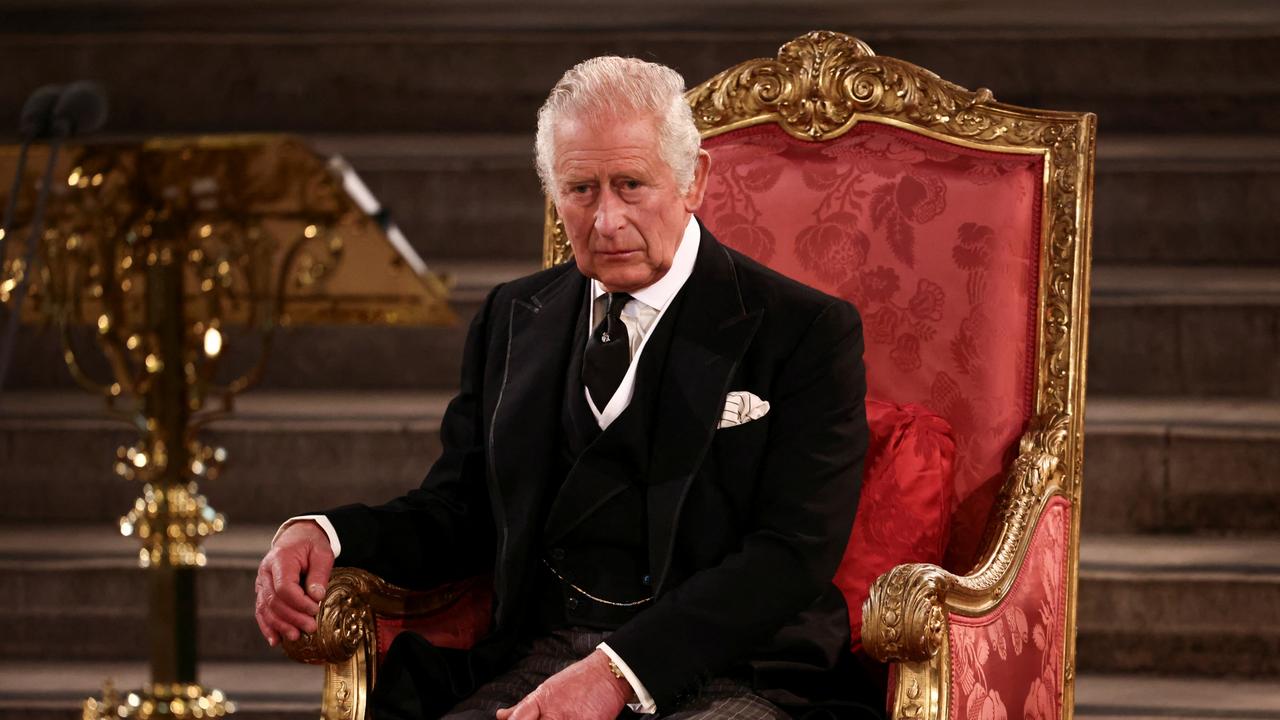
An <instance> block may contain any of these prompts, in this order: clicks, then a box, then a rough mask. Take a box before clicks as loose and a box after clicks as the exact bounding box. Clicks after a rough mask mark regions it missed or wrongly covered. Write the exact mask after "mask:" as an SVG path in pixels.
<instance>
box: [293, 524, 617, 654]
mask: <svg viewBox="0 0 1280 720" xmlns="http://www.w3.org/2000/svg"><path fill="white" fill-rule="evenodd" d="M300 520H311V521H312V522H314V523H315V524H317V525H319V526H320V529H321V530H323V531H324V534H325V535H327V536H328V537H329V549H330V550H333V557H334V558H335V559H336V558H337V557H338V555H340V554H341V553H342V542H341V541H339V540H338V531H337V530H336V529H335V528H334V527H333V523H331V522H329V518H327V517H325V516H323V515H299V516H298V517H291V518H289V519H288V520H285V521H284V524H283V525H281V526H280V529H279V530H276V534H275V535H272V536H271V544H272V545H275V544H276V538H278V537H280V533H282V532H284V529H285V528H287V527H289V526H290V525H292V524H294V523H296V522H298V521H300ZM619 667H621V666H619Z"/></svg>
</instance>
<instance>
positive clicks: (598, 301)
mask: <svg viewBox="0 0 1280 720" xmlns="http://www.w3.org/2000/svg"><path fill="white" fill-rule="evenodd" d="M701 237H702V230H701V228H699V227H698V221H697V220H695V219H694V217H693V216H692V215H690V216H689V224H688V225H686V226H685V228H684V235H682V236H681V237H680V245H679V246H677V247H676V254H675V257H673V258H672V260H671V267H670V268H668V269H667V272H666V273H665V274H664V275H663V276H662V277H660V278H658V280H657V282H655V283H653V284H652V285H648V286H646V287H643V288H640V289H639V290H636V291H635V292H633V293H630V295H631V297H632V298H633V299H632V301H631V302H628V303H627V304H626V306H625V307H623V308H622V322H623V324H624V325H626V326H627V340H628V341H629V342H630V344H631V364H630V365H629V366H628V367H627V372H626V374H625V375H623V376H622V382H621V383H619V384H618V389H617V390H615V391H614V392H613V397H611V398H610V399H609V402H608V403H606V404H605V406H604V410H600V409H598V408H597V407H596V404H595V401H593V400H592V399H591V393H589V392H587V389H586V387H585V386H584V387H583V388H582V392H583V393H584V394H585V395H586V397H587V407H589V408H591V412H592V413H593V414H594V415H595V416H596V422H597V423H599V424H600V429H601V430H603V429H605V428H607V427H609V425H610V424H611V423H612V422H613V421H614V420H616V419H617V418H618V416H619V415H621V414H622V411H623V410H626V409H627V406H628V405H630V404H631V398H632V396H633V395H634V394H635V387H636V368H637V367H638V366H639V364H640V354H641V353H643V352H644V348H645V345H647V344H648V342H649V338H650V337H652V335H653V333H652V330H653V328H654V327H656V326H657V324H658V322H659V321H660V320H662V316H663V315H666V314H667V308H669V307H671V301H672V300H674V299H675V296H676V294H677V293H679V292H680V288H682V287H684V284H685V282H687V281H688V280H689V276H690V275H691V274H693V264H694V261H695V260H697V259H698V244H699V240H700V238H701ZM591 293H592V299H593V302H592V303H591V314H590V317H589V318H588V320H587V327H588V328H590V329H594V328H595V326H596V318H597V317H602V316H603V315H604V313H605V312H606V311H607V309H608V304H609V299H608V294H609V291H608V290H606V289H605V287H604V285H602V284H600V281H599V280H594V279H593V280H592V281H591ZM300 520H312V521H314V522H315V523H316V524H317V525H319V526H320V529H321V530H324V534H325V535H327V536H328V537H329V547H330V548H331V549H332V550H333V556H334V557H335V558H336V557H338V555H339V554H341V553H342V542H341V541H339V540H338V531H337V529H335V528H334V527H333V523H331V522H329V518H327V517H325V516H323V515H299V516H298V517H294V518H290V519H288V520H286V521H285V523H284V524H283V525H281V526H280V529H279V530H277V531H276V537H279V536H280V533H281V532H283V531H284V529H285V528H287V527H289V526H290V525H291V524H293V523H295V522H298V521H300ZM271 543H272V544H273V545H274V544H275V538H274V537H273V538H271ZM597 648H598V649H599V650H601V651H603V652H604V654H605V655H608V656H609V659H610V660H612V661H613V664H614V665H616V666H617V667H618V670H620V671H622V675H623V677H625V678H626V679H627V682H628V683H630V684H631V689H632V690H634V691H635V693H636V699H638V700H639V702H635V703H628V707H630V708H631V709H632V710H633V711H635V712H638V713H642V714H646V715H651V714H654V713H656V712H657V711H658V706H657V705H656V704H655V703H654V701H653V696H652V695H650V694H649V691H648V690H647V689H645V686H644V683H642V682H640V678H639V677H637V676H636V674H635V673H633V672H632V671H631V668H630V667H629V666H628V665H627V663H626V662H625V661H624V660H623V659H622V658H621V657H620V656H619V655H618V654H617V653H615V652H614V651H613V649H612V648H610V647H609V645H608V644H607V643H600V644H599V645H598V646H597Z"/></svg>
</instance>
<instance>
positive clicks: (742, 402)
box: [716, 390, 769, 428]
mask: <svg viewBox="0 0 1280 720" xmlns="http://www.w3.org/2000/svg"><path fill="white" fill-rule="evenodd" d="M768 412H769V402H768V401H767V400H761V399H760V398H759V397H757V396H756V395H754V394H752V393H749V392H747V391H746V390H734V391H733V392H731V393H729V394H728V395H725V396H724V409H723V410H721V411H720V423H719V424H718V425H716V427H717V428H727V427H733V426H734V425H741V424H743V423H748V422H751V421H752V420H759V419H760V418H762V417H764V416H765V414H766V413H768Z"/></svg>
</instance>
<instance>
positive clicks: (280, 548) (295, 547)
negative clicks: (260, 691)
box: [253, 520, 333, 647]
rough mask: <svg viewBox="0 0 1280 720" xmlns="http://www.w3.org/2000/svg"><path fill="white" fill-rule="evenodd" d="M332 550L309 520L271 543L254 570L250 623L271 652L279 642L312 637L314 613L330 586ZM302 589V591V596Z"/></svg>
mask: <svg viewBox="0 0 1280 720" xmlns="http://www.w3.org/2000/svg"><path fill="white" fill-rule="evenodd" d="M332 570H333V549H332V548H330V547H329V536H328V535H325V532H324V530H321V529H320V526H319V525H317V524H316V523H315V522H313V521H311V520H299V521H297V522H294V523H293V524H291V525H289V527H287V528H285V529H284V531H282V532H281V533H280V535H279V536H278V537H277V538H276V541H275V542H274V543H272V545H271V550H270V551H268V552H267V556H266V557H264V558H262V564H261V565H259V566H258V579H257V580H256V581H255V583H254V589H255V590H256V591H257V593H258V601H257V603H256V604H255V605H254V613H253V615H254V617H255V618H256V619H257V621H258V629H259V630H261V631H262V636H263V637H264V638H266V639H267V643H268V644H270V645H271V646H272V647H275V645H276V644H278V643H279V642H280V638H281V637H284V638H287V639H289V640H297V639H298V636H299V635H300V634H301V633H303V632H315V631H316V613H317V612H318V611H319V610H320V601H321V600H324V593H325V588H326V587H328V586H329V573H330V572H331V571H332ZM303 587H305V588H306V591H305V592H304V591H303Z"/></svg>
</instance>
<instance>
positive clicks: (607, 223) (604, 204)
mask: <svg viewBox="0 0 1280 720" xmlns="http://www.w3.org/2000/svg"><path fill="white" fill-rule="evenodd" d="M626 222H627V221H626V204H625V203H623V202H622V198H619V197H618V195H617V193H615V192H614V191H613V188H609V187H606V188H605V189H603V190H602V191H601V192H600V203H599V204H598V205H597V206H596V234H598V235H600V236H601V237H613V236H614V235H616V234H617V233H618V231H619V230H621V229H622V228H623V226H625V225H626Z"/></svg>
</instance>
